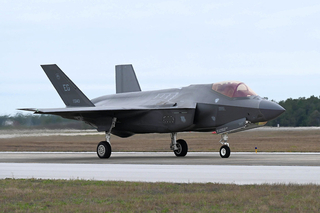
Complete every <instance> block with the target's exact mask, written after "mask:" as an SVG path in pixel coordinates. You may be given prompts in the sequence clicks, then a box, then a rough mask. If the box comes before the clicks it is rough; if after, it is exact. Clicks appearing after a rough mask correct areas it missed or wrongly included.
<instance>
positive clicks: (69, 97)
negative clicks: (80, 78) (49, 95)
mask: <svg viewBox="0 0 320 213" xmlns="http://www.w3.org/2000/svg"><path fill="white" fill-rule="evenodd" d="M41 67H42V69H43V70H44V72H45V73H46V75H47V76H48V78H49V80H50V81H51V83H52V85H53V86H54V88H55V89H56V90H57V92H58V93H59V95H60V97H61V99H62V100H63V102H64V103H65V105H66V106H67V107H94V106H95V105H94V104H93V103H92V102H91V101H90V100H89V99H88V98H87V97H86V96H85V95H84V94H83V93H82V92H81V90H80V89H79V88H78V87H77V86H76V85H75V84H74V83H73V82H72V81H71V80H70V79H69V78H68V76H67V75H66V74H64V72H62V70H61V69H60V68H59V67H58V66H57V65H56V64H50V65H41Z"/></svg>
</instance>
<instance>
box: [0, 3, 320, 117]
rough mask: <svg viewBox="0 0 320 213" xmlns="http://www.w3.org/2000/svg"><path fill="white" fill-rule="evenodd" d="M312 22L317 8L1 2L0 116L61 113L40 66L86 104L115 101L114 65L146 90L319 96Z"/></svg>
mask: <svg viewBox="0 0 320 213" xmlns="http://www.w3.org/2000/svg"><path fill="white" fill-rule="evenodd" d="M319 20H320V2H319V1H316V0H313V1H308V0H306V1H300V0H299V1H295V0H290V1H289V0H281V1H279V0H277V1H274V0H269V1H259V0H243V1H237V0H230V1H229V0H223V1H222V0H221V1H217V0H197V1H191V0H190V1H188V0H171V1H161V0H157V1H152V0H135V1H129V0H114V1H113V0H110V1H109V0H105V1H102V0H90V1H89V0H88V1H83V0H51V1H44V0H28V1H24V0H23V1H22V0H15V1H9V0H8V1H7V0H0V115H3V114H11V115H14V114H15V113H17V112H19V111H17V110H16V109H17V108H56V107H65V106H64V103H63V102H62V100H61V99H60V97H59V95H58V94H57V93H56V91H55V89H54V88H53V86H52V85H51V83H50V81H49V80H48V79H47V77H46V75H45V73H44V72H43V70H42V69H41V67H40V65H41V64H57V65H58V66H59V67H60V68H61V69H62V70H63V71H64V72H65V73H66V74H67V75H68V76H69V78H70V79H72V81H73V82H74V83H75V84H76V85H77V86H78V87H79V88H80V89H81V90H82V91H83V93H84V94H86V96H87V97H88V98H89V99H93V98H95V97H98V96H102V95H107V94H114V93H115V65H118V64H133V67H134V69H135V71H136V75H137V78H138V80H139V82H140V86H141V89H142V90H144V91H146V90H158V89H166V88H178V87H183V86H188V85H191V84H209V83H215V82H220V81H226V80H238V81H242V82H244V83H246V84H247V85H248V86H249V87H250V88H252V89H253V90H254V91H255V92H256V93H257V94H258V95H260V96H261V97H268V98H269V100H271V99H272V100H275V101H281V100H286V99H287V98H299V97H310V96H312V95H314V96H317V97H319V95H320V83H319V82H320V45H319V44H320V24H319V23H320V22H319Z"/></svg>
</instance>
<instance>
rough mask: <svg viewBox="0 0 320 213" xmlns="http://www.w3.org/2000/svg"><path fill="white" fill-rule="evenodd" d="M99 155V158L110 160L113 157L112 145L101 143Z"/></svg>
mask: <svg viewBox="0 0 320 213" xmlns="http://www.w3.org/2000/svg"><path fill="white" fill-rule="evenodd" d="M97 155H98V157H99V158H109V157H110V155H111V145H110V143H108V142H106V141H101V142H100V143H99V144H98V146H97Z"/></svg>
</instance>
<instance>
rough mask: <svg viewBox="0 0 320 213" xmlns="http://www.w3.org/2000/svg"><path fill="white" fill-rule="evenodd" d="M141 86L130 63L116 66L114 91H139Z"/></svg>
mask: <svg viewBox="0 0 320 213" xmlns="http://www.w3.org/2000/svg"><path fill="white" fill-rule="evenodd" d="M140 91H141V88H140V85H139V82H138V79H137V76H136V74H135V72H134V70H133V67H132V65H131V64H128V65H117V66H116V93H125V92H140Z"/></svg>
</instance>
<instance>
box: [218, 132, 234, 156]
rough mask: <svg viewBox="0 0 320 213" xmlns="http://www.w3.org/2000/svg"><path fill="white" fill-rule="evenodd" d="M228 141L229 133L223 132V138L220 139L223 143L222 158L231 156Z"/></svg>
mask: <svg viewBox="0 0 320 213" xmlns="http://www.w3.org/2000/svg"><path fill="white" fill-rule="evenodd" d="M227 141H228V133H223V134H222V135H221V139H220V141H219V142H220V143H221V144H222V146H221V148H220V152H219V153H220V157H222V158H228V157H229V156H230V153H231V150H230V147H229V143H227Z"/></svg>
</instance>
